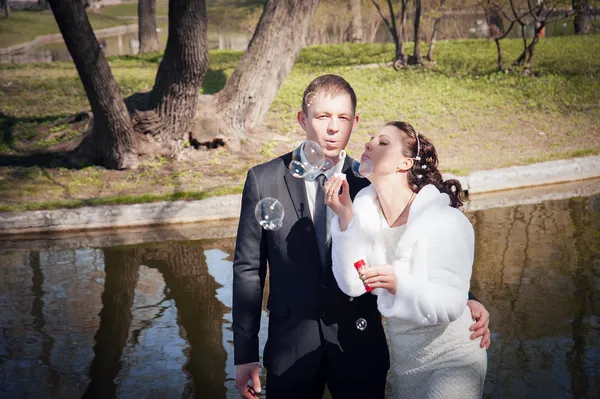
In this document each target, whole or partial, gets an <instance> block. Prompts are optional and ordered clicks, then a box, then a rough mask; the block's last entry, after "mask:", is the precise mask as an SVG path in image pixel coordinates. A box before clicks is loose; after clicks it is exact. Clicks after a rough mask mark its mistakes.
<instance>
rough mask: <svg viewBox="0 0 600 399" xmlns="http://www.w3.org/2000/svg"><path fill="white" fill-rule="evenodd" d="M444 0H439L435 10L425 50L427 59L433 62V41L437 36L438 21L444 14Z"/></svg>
mask: <svg viewBox="0 0 600 399" xmlns="http://www.w3.org/2000/svg"><path fill="white" fill-rule="evenodd" d="M445 2H446V0H440V6H439V8H438V11H437V16H436V18H435V22H434V23H433V30H432V32H431V42H430V43H429V50H428V51H427V61H429V62H433V51H434V50H435V42H436V38H437V32H438V27H439V25H440V21H441V20H442V17H443V16H444V3H445Z"/></svg>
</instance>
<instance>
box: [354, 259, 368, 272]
mask: <svg viewBox="0 0 600 399" xmlns="http://www.w3.org/2000/svg"><path fill="white" fill-rule="evenodd" d="M366 265H367V264H366V263H365V261H364V259H361V260H357V261H356V262H354V268H355V269H356V270H358V269H360V268H361V267H365V266H366Z"/></svg>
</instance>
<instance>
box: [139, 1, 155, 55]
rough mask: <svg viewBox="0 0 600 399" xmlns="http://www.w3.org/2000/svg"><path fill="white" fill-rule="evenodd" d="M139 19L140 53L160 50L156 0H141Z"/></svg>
mask: <svg viewBox="0 0 600 399" xmlns="http://www.w3.org/2000/svg"><path fill="white" fill-rule="evenodd" d="M138 21H139V23H138V26H139V34H138V35H139V39H140V53H151V52H155V51H159V50H160V45H159V43H158V33H157V32H156V0H139V2H138Z"/></svg>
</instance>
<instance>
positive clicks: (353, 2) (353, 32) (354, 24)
mask: <svg viewBox="0 0 600 399" xmlns="http://www.w3.org/2000/svg"><path fill="white" fill-rule="evenodd" d="M349 2H350V13H351V14H352V19H351V20H350V41H351V42H352V43H361V42H362V41H364V33H363V21H362V5H361V0H349Z"/></svg>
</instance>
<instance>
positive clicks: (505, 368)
mask: <svg viewBox="0 0 600 399" xmlns="http://www.w3.org/2000/svg"><path fill="white" fill-rule="evenodd" d="M468 216H469V218H470V219H471V221H472V222H473V224H474V226H475V229H476V240H477V243H476V245H477V246H476V265H475V270H474V274H473V281H472V291H473V293H474V294H475V295H476V296H477V297H479V298H481V299H482V301H483V302H484V304H485V305H486V307H487V308H488V309H489V310H490V312H491V317H492V329H493V331H494V342H493V345H492V347H491V349H490V351H489V367H488V376H487V380H486V386H485V396H486V397H527V396H535V397H573V396H574V397H598V396H599V394H600V368H599V366H598V362H599V360H600V344H599V342H600V341H599V338H600V337H599V334H600V323H599V320H598V309H599V308H600V307H599V296H598V292H599V289H600V245H599V244H600V196H596V197H592V198H577V199H570V200H561V201H554V202H546V203H541V204H534V205H522V206H517V207H512V208H497V209H490V210H485V211H476V212H474V213H471V214H469V215H468ZM233 246H234V239H223V240H215V241H170V242H159V243H151V244H141V245H130V246H122V247H112V248H102V249H78V250H65V251H51V252H48V251H38V250H32V251H31V252H28V253H23V252H13V253H2V254H0V397H11V398H29V397H31V398H34V397H35V398H37V397H74V398H75V397H82V396H85V397H102V398H111V397H118V398H130V397H132V398H136V397H173V398H181V397H185V398H187V397H207V398H225V397H236V396H237V395H236V391H235V382H234V375H235V368H234V366H233V344H232V342H231V341H232V332H231V282H232V270H231V258H230V256H231V255H230V254H232V253H233ZM266 322H267V317H266V313H264V312H263V326H262V329H261V331H262V332H261V334H262V335H261V337H260V341H261V349H262V347H263V345H264V340H265V336H264V334H266Z"/></svg>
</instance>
